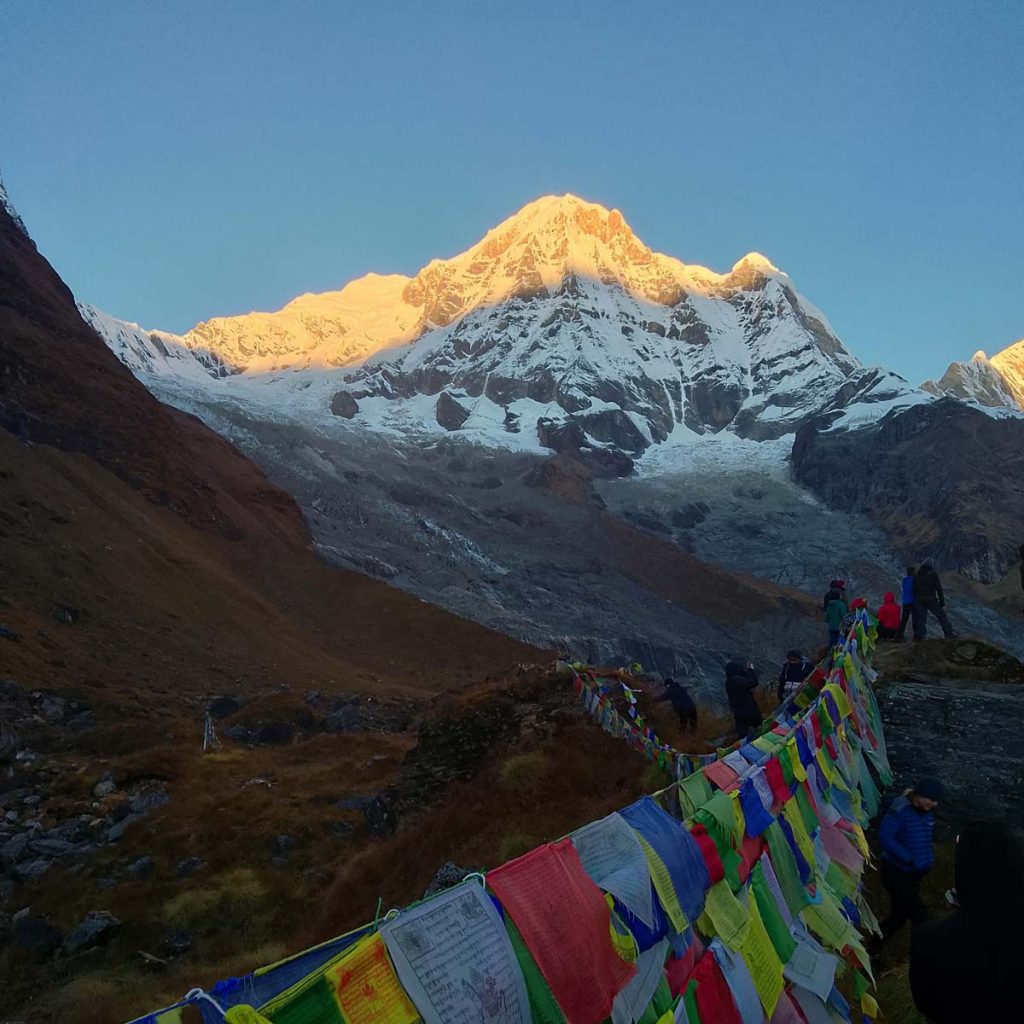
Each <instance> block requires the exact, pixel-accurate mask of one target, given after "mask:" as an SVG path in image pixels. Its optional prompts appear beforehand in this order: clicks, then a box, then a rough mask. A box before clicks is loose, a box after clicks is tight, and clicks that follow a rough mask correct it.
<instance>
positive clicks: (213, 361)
mask: <svg viewBox="0 0 1024 1024" xmlns="http://www.w3.org/2000/svg"><path fill="white" fill-rule="evenodd" d="M76 305H77V306H78V312H79V313H81V315H82V319H83V320H84V321H85V322H86V323H87V324H88V325H89V326H90V327H91V328H92V329H93V330H94V331H95V332H96V333H97V334H98V335H99V336H100V337H101V338H102V339H103V340H104V341H105V342H106V343H107V347H108V348H109V349H110V350H111V351H112V352H113V353H114V355H116V356H117V357H118V359H120V360H121V362H122V363H124V364H125V366H127V367H128V368H129V369H130V370H131V371H132V373H134V374H135V375H136V376H137V377H146V376H150V377H175V378H181V379H186V380H191V381H194V382H200V383H201V382H203V381H205V380H207V379H209V378H211V377H224V376H227V375H228V374H229V373H230V372H231V371H230V369H229V368H228V367H226V366H225V365H224V363H223V362H222V361H221V359H220V358H219V357H218V356H217V355H216V354H215V353H214V352H210V351H208V350H203V349H194V348H191V347H189V346H188V345H187V344H186V343H185V339H184V338H181V337H179V336H178V335H176V334H168V333H166V332H165V331H145V330H143V329H142V328H141V327H139V325H138V324H132V323H128V322H127V321H125V320H118V319H117V318H116V317H112V316H110V315H109V314H108V313H104V312H103V311H102V310H99V309H97V308H96V307H95V306H90V305H89V304H88V303H85V302H79V303H76Z"/></svg>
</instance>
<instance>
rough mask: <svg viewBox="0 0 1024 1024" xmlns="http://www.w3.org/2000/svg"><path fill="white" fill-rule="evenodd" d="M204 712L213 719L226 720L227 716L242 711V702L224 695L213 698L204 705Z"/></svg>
mask: <svg viewBox="0 0 1024 1024" xmlns="http://www.w3.org/2000/svg"><path fill="white" fill-rule="evenodd" d="M206 710H207V712H209V714H210V715H212V716H213V717H214V718H218V719H219V718H227V717H228V715H233V714H234V713H235V712H236V711H241V710H242V702H241V701H240V700H239V699H238V698H237V697H229V696H227V695H226V694H225V695H224V696H222V697H214V698H213V700H211V701H210V703H209V704H207V705H206Z"/></svg>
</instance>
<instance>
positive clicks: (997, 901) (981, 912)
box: [910, 822, 1024, 1024]
mask: <svg viewBox="0 0 1024 1024" xmlns="http://www.w3.org/2000/svg"><path fill="white" fill-rule="evenodd" d="M953 873H954V878H955V881H956V890H955V891H956V900H957V910H956V912H955V913H954V914H952V915H951V916H950V917H947V918H944V919H942V920H940V921H934V922H928V923H927V924H924V925H922V926H921V927H920V928H915V929H914V934H913V939H912V942H911V947H910V991H911V993H912V994H913V996H914V1003H915V1005H916V1006H917V1008H918V1010H920V1011H921V1013H923V1014H924V1015H925V1016H926V1017H927V1018H928V1019H929V1020H930V1021H934V1022H935V1024H947V1022H949V1024H952V1022H954V1021H955V1022H956V1024H963V1022H964V1021H970V1020H976V1021H1004V1020H1013V1019H1014V1017H1016V1018H1017V1019H1018V1020H1019V1019H1020V982H1019V975H1020V965H1021V963H1024V931H1021V929H1020V918H1021V914H1024V855H1022V853H1021V848H1020V844H1019V843H1018V842H1017V840H1016V839H1015V838H1014V837H1013V834H1012V833H1011V832H1010V830H1009V829H1008V828H1007V827H1006V826H1005V825H1004V824H1002V823H1001V822H976V823H974V824H972V825H968V826H967V828H965V829H964V831H963V832H961V833H960V835H959V837H958V838H957V846H956V863H955V866H954V869H953Z"/></svg>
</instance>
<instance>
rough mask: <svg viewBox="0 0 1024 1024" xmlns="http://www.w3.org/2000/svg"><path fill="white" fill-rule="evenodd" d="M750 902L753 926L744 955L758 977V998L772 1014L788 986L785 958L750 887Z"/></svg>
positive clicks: (748, 930) (748, 891)
mask: <svg viewBox="0 0 1024 1024" xmlns="http://www.w3.org/2000/svg"><path fill="white" fill-rule="evenodd" d="M746 901H747V912H748V914H749V926H748V928H747V931H746V934H745V935H744V937H743V944H742V946H741V947H740V954H741V955H742V957H743V959H744V961H745V962H746V964H747V969H748V970H749V971H750V976H751V977H752V978H753V979H754V988H755V989H757V997H758V998H759V999H760V1000H761V1005H762V1006H763V1007H764V1012H765V1016H766V1017H771V1016H772V1014H773V1013H775V1006H776V1004H777V1003H778V1001H779V996H781V995H782V989H783V987H784V982H783V980H782V961H781V960H780V959H779V954H778V953H777V952H776V950H775V946H774V945H773V944H772V940H771V939H770V938H769V936H768V930H767V929H766V928H765V926H764V921H762V920H761V914H760V911H759V910H758V909H757V901H756V900H754V899H753V898H752V896H751V893H750V890H749V889H748V890H747V897H746Z"/></svg>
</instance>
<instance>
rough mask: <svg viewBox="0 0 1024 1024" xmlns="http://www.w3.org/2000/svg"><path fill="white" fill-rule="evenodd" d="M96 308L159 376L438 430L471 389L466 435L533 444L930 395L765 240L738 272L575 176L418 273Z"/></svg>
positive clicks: (104, 327)
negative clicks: (834, 317)
mask: <svg viewBox="0 0 1024 1024" xmlns="http://www.w3.org/2000/svg"><path fill="white" fill-rule="evenodd" d="M87 309H89V307H83V312H84V311H85V310H87ZM85 315H86V318H87V319H90V322H92V323H93V324H94V326H96V327H97V329H98V330H99V331H100V333H101V334H102V335H103V336H104V337H106V338H107V340H108V344H110V345H111V347H112V348H113V349H114V351H115V352H117V353H118V354H119V355H120V356H121V357H122V359H124V361H125V362H127V363H128V365H129V366H131V367H132V368H133V369H135V370H136V371H137V372H139V373H141V374H143V375H149V376H161V375H167V376H178V377H182V376H186V377H189V378H191V379H192V380H193V381H196V380H200V379H202V376H203V375H205V380H206V384H207V386H213V382H211V377H215V376H226V375H231V376H230V377H229V378H228V379H226V380H224V381H222V382H220V383H217V385H216V386H218V387H224V388H226V389H233V388H239V389H242V390H245V389H249V384H247V383H246V382H251V383H252V384H256V383H259V384H261V385H265V386H260V387H258V388H256V389H255V390H253V389H249V392H248V393H250V394H256V393H258V395H259V400H260V401H262V402H264V403H266V404H267V405H268V406H271V407H276V408H281V407H287V408H291V409H293V410H294V409H295V407H296V405H295V403H296V401H299V402H300V404H302V408H303V410H304V412H308V410H309V409H310V408H312V407H311V406H310V405H309V402H310V396H311V395H315V394H320V393H321V392H325V391H326V392H328V393H329V395H330V396H333V397H326V398H324V399H323V400H322V401H321V405H322V415H324V416H330V415H331V412H332V409H335V408H339V407H340V406H341V404H344V405H345V407H346V411H350V410H352V409H353V405H354V406H355V409H356V410H357V411H354V412H353V417H354V421H355V422H356V423H360V422H364V423H365V424H366V425H367V426H370V427H376V426H378V425H381V424H383V423H385V422H390V423H398V422H403V423H406V424H409V425H410V427H411V428H412V429H422V430H424V431H427V432H429V431H433V430H436V429H437V428H438V421H437V420H438V418H437V417H436V416H435V408H436V406H437V403H438V398H437V396H439V395H441V394H442V393H445V392H448V393H450V395H454V394H459V395H461V396H464V397H462V398H460V399H459V401H458V405H459V407H460V408H461V409H463V410H468V412H467V415H466V417H465V421H464V426H460V428H459V429H461V430H463V431H464V432H465V433H466V435H467V436H469V435H474V432H478V433H480V432H481V431H482V433H481V436H480V439H481V440H483V441H485V442H486V441H488V439H491V437H492V434H493V433H494V432H498V433H499V434H500V435H501V436H502V442H501V443H502V444H506V445H507V444H509V443H513V444H515V443H517V441H518V442H521V444H522V446H523V447H529V448H535V447H536V446H537V444H538V442H539V443H540V444H542V445H543V444H544V443H545V442H544V441H543V439H542V437H541V434H543V433H546V434H547V435H548V436H554V435H553V434H552V430H551V426H552V424H555V425H557V424H564V425H569V424H571V425H572V428H573V429H572V430H570V431H568V432H566V431H561V432H558V436H560V437H563V438H566V437H577V438H578V439H579V443H580V444H582V445H583V446H589V447H594V448H599V447H607V448H611V449H617V450H619V451H624V452H628V453H629V454H630V455H631V456H636V455H638V454H639V453H641V452H643V451H644V450H645V449H648V448H649V447H650V446H652V445H659V444H662V443H664V442H666V441H667V440H668V439H669V438H674V439H675V440H685V439H687V438H696V437H701V436H707V435H712V434H718V433H722V432H726V433H729V434H732V435H737V436H739V437H743V438H750V439H754V440H770V439H774V438H779V437H782V436H783V435H786V434H790V433H792V432H794V431H795V430H796V429H797V428H798V427H799V426H800V425H801V424H802V423H804V422H806V421H807V420H808V419H809V418H811V417H813V416H815V415H818V414H819V413H821V412H822V411H823V410H826V409H828V410H829V411H831V412H833V413H835V414H836V415H835V416H834V417H833V418H834V419H837V420H841V417H840V416H839V413H840V412H841V411H842V407H843V405H845V404H847V403H845V402H843V401H842V398H843V396H844V395H850V396H856V397H857V400H858V402H860V405H861V411H862V412H863V411H864V410H865V409H867V408H868V407H869V406H871V405H873V404H875V403H878V402H881V403H882V404H883V405H884V404H885V403H886V402H889V403H890V405H891V403H892V401H894V400H896V399H895V397H894V396H893V395H891V394H889V391H891V390H892V389H893V388H896V390H897V391H899V390H900V389H901V388H902V392H901V394H902V395H903V396H904V398H905V399H906V400H907V401H908V402H910V403H913V402H917V401H922V400H924V401H929V400H931V396H929V395H926V394H924V393H923V392H920V391H918V390H916V389H914V388H911V387H910V386H909V385H907V384H906V382H904V381H902V380H901V379H900V378H895V377H892V378H891V379H889V380H888V383H887V385H886V389H887V390H886V389H883V390H885V391H886V395H885V397H884V400H883V398H882V397H881V396H880V394H879V389H878V387H877V385H878V381H877V380H875V381H874V383H873V384H871V386H866V385H865V381H864V379H863V374H864V373H869V374H870V373H871V372H872V371H864V370H863V368H862V367H861V366H860V364H859V363H858V362H857V360H856V359H855V358H854V357H853V356H852V355H850V353H849V352H848V351H847V350H846V349H845V348H844V347H843V344H842V342H840V340H839V338H838V337H837V336H836V334H835V332H834V331H833V330H832V328H831V326H830V325H829V323H828V320H827V319H826V317H825V316H824V314H822V313H821V312H820V311H819V310H818V309H817V308H816V307H814V306H813V305H812V304H811V303H810V302H808V301H807V300H806V299H804V298H803V297H802V296H800V295H799V294H798V293H797V292H796V290H795V289H794V287H793V284H792V282H791V281H790V279H789V277H788V276H787V275H786V274H784V273H783V272H782V271H780V270H778V269H777V268H776V267H775V266H774V265H773V264H772V263H771V262H770V261H769V260H768V259H766V258H765V257H764V256H761V255H760V254H758V253H750V254H748V255H747V256H745V257H743V258H742V259H741V260H739V261H738V262H737V263H736V264H735V265H734V266H733V267H732V269H731V270H730V271H729V272H728V273H726V274H719V273H716V272H714V271H712V270H708V269H707V268H705V267H700V266H693V265H687V264H684V263H682V262H680V261H679V260H677V259H674V258H673V257H671V256H666V255H663V254H661V253H656V252H653V251H652V250H651V249H649V248H648V247H647V246H645V245H644V244H643V242H641V241H640V240H639V239H638V238H637V237H636V235H634V234H633V232H632V230H631V229H630V227H629V225H628V224H627V223H626V221H625V219H624V218H623V216H622V214H621V213H619V211H618V210H607V209H605V208H604V207H601V206H598V205H596V204H593V203H588V202H585V201H583V200H581V199H578V198H577V197H575V196H571V195H566V196H546V197H543V198H541V199H538V200H536V201H534V202H532V203H529V204H527V205H526V206H525V207H523V208H522V209H521V210H520V211H519V212H518V213H516V214H514V215H513V216H512V217H510V218H508V219H507V220H506V221H504V222H503V223H501V224H499V225H498V226H497V227H496V228H494V229H493V230H491V231H489V232H488V233H487V234H486V235H485V236H484V238H483V239H482V240H481V241H480V242H478V243H477V244H476V245H474V246H472V247H471V248H470V249H468V250H467V251H466V252H464V253H462V254H461V255H459V256H455V257H454V258H452V259H448V260H433V261H431V262H430V263H429V264H428V265H427V266H426V267H424V268H423V269H422V270H421V271H420V272H419V273H418V274H416V275H415V277H412V278H409V277H403V276H401V275H390V276H380V275H376V274H370V275H368V276H367V277H364V278H362V279H360V280H358V281H354V282H352V283H351V284H349V285H347V286H346V287H344V288H343V289H341V291H337V292H328V293H325V294H322V295H303V296H300V297H299V298H297V299H295V300H293V301H292V302H290V303H289V304H288V305H286V306H285V307H284V308H283V309H281V310H279V311H278V312H276V313H251V314H248V315H246V316H238V317H217V318H214V319H212V320H208V321H206V322H204V323H201V324H199V325H197V326H196V327H195V328H193V329H192V330H191V331H189V332H188V333H186V334H185V335H183V336H181V337H175V336H172V335H162V334H159V333H156V332H154V333H147V332H144V331H140V330H139V329H138V328H137V327H135V326H134V325H126V324H121V323H120V322H118V321H112V319H111V318H103V317H102V315H100V314H97V313H96V311H92V313H91V314H89V313H85ZM108 321H109V322H108ZM197 366H198V367H199V370H198V373H199V376H198V377H197V376H196V372H197ZM284 371H288V373H287V375H285V373H284ZM876 376H878V375H876ZM328 384H329V387H328ZM301 388H305V389H308V390H307V392H306V397H305V398H302V399H296V397H295V396H296V394H297V390H298V389H301ZM341 391H348V392H349V393H350V394H351V397H352V399H353V403H342V401H341V400H340V399H339V398H338V397H337V396H338V394H339V393H340V392H341ZM425 399H429V401H428V402H427V404H424V401H423V400H425ZM851 400H852V399H851ZM381 402H383V403H384V404H385V405H386V406H388V407H390V409H391V412H389V413H387V414H385V413H384V412H383V411H382V408H381V405H380V403H381ZM442 405H443V407H444V408H445V409H447V413H452V414H454V409H452V408H450V403H449V402H447V401H443V402H442ZM427 409H429V410H430V414H429V415H424V412H425V411H426V410H427ZM869 414H870V413H869V412H868V413H865V415H869ZM880 414H881V413H880ZM442 418H443V419H444V420H445V421H447V422H448V423H451V422H453V421H454V418H455V417H454V415H447V414H445V415H444V416H443V417H442ZM541 420H544V421H545V422H546V426H545V427H544V428H543V429H541V428H539V422H540V421H541ZM840 425H846V424H840ZM449 429H450V428H449Z"/></svg>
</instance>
